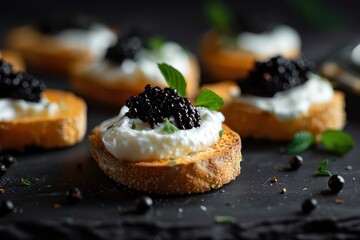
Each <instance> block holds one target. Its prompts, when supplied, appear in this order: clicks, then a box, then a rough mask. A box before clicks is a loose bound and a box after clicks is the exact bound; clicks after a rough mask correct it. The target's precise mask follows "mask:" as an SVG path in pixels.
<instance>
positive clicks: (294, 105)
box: [236, 74, 334, 120]
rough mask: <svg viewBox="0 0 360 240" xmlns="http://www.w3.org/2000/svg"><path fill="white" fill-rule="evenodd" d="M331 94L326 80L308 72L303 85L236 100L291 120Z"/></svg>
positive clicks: (245, 96)
mask: <svg viewBox="0 0 360 240" xmlns="http://www.w3.org/2000/svg"><path fill="white" fill-rule="evenodd" d="M333 94H334V90H333V88H332V86H331V84H330V83H329V82H328V81H327V80H325V79H322V78H321V77H320V76H318V75H315V74H310V76H309V80H308V81H307V82H305V83H304V84H303V85H300V86H297V87H294V88H291V89H289V90H287V91H284V92H278V93H276V94H275V95H274V97H258V96H253V95H243V96H242V95H240V96H238V97H237V98H236V101H238V102H241V103H245V104H248V105H251V106H254V107H256V108H259V109H261V110H263V111H267V112H272V113H273V114H274V115H275V116H276V117H278V118H279V119H282V120H291V119H295V118H297V117H299V116H300V115H302V114H307V113H308V111H309V109H310V107H311V106H312V105H313V104H317V103H324V102H328V101H330V100H331V99H332V97H333Z"/></svg>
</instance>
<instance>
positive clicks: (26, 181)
mask: <svg viewBox="0 0 360 240" xmlns="http://www.w3.org/2000/svg"><path fill="white" fill-rule="evenodd" d="M21 185H23V186H27V187H29V186H30V185H31V181H30V180H29V179H27V178H21Z"/></svg>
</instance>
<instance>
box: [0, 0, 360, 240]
mask: <svg viewBox="0 0 360 240" xmlns="http://www.w3.org/2000/svg"><path fill="white" fill-rule="evenodd" d="M226 2H227V3H228V5H229V6H230V7H231V9H233V10H234V11H237V12H242V13H243V14H244V15H246V16H249V17H251V18H255V19H259V20H260V21H268V22H282V23H285V24H289V25H291V26H293V27H294V28H296V29H297V30H298V31H299V33H300V34H301V37H302V40H303V51H304V54H305V56H307V57H308V58H309V59H311V60H313V61H316V62H317V63H319V62H320V61H321V59H323V58H324V57H325V56H327V55H329V54H331V53H332V52H333V51H335V50H337V49H339V48H342V47H344V46H346V45H348V44H354V43H356V42H360V30H359V24H360V20H359V19H358V16H357V15H358V12H359V9H360V1H350V0H348V1H336V0H331V1H323V0H322V1H320V0H317V1H316V0H314V1H307V0H298V1H295V0H294V1H285V0H282V1H280V0H279V1H270V0H268V1H259V0H251V1H243V0H241V1H240V0H239V1H226ZM203 3H204V1H180V0H172V1H170V0H168V1H160V0H157V1H138V0H131V1H130V0H126V1H107V0H104V1H83V0H82V1H69V0H63V1H61V2H60V1H46V0H42V1H16V0H15V1H14V0H13V1H4V0H2V1H1V2H0V39H2V37H3V36H4V34H5V33H6V32H7V31H9V30H10V29H12V28H14V27H16V26H19V25H23V24H27V23H35V22H36V20H37V19H39V18H41V17H43V16H44V15H48V14H51V13H54V12H66V13H71V12H73V13H84V14H88V15H92V16H95V17H98V18H100V19H103V20H104V21H105V22H108V23H109V24H111V25H114V26H117V27H119V28H120V29H121V30H125V31H126V29H129V28H131V27H134V26H135V27H142V28H145V29H147V30H150V31H152V32H153V33H154V34H162V35H164V36H166V37H167V38H169V39H171V40H174V41H177V42H179V43H182V44H184V45H185V46H187V47H188V48H189V49H190V50H192V51H194V52H195V53H197V52H198V45H199V40H200V38H201V36H202V34H203V33H204V32H205V31H207V30H208V29H210V25H209V24H208V22H207V21H206V19H205V17H204V13H203V8H202V5H203ZM0 47H1V45H0ZM42 77H43V78H44V79H46V81H47V83H48V85H49V86H50V87H59V88H62V89H68V90H70V86H69V85H68V83H67V81H66V79H65V78H64V77H63V76H56V77H54V76H52V77H50V78H47V77H46V75H42ZM56 80H57V81H56ZM347 99H350V95H348V96H347ZM358 102H359V99H358V97H353V99H352V101H349V102H348V109H347V110H348V113H349V116H348V125H347V127H346V129H345V130H346V131H348V132H350V133H351V134H352V136H353V137H354V138H355V139H356V140H357V142H358V143H359V142H360V127H359V116H360V115H359V114H350V113H351V110H352V112H357V113H358V112H359V110H358V107H357V103H358ZM88 106H89V112H88V127H89V129H88V131H91V129H92V128H93V127H94V126H96V125H97V124H98V123H99V122H101V121H103V120H104V119H107V118H109V117H111V116H114V114H116V113H117V112H118V109H116V110H108V109H105V108H104V107H99V106H96V105H94V104H89V105H88ZM285 144H286V143H272V142H266V141H251V140H250V141H249V140H244V141H243V151H242V152H243V156H244V161H243V162H242V165H241V166H242V174H241V175H240V176H239V177H238V178H237V179H236V180H235V181H233V182H232V183H230V184H227V185H225V186H224V187H223V188H222V189H221V190H214V191H211V192H208V193H204V194H193V195H191V196H165V197H164V196H152V197H153V199H154V207H153V208H152V209H151V210H150V211H149V212H148V213H147V214H145V215H125V214H122V210H124V209H127V208H131V207H134V199H135V198H136V197H138V196H140V195H142V194H143V193H139V192H137V191H134V190H130V189H127V188H125V187H123V186H121V185H119V184H116V183H114V182H113V181H111V180H110V179H109V178H108V177H107V176H105V175H104V174H103V173H102V172H101V170H100V169H99V168H98V166H97V165H96V163H95V161H94V160H93V159H92V157H91V154H90V146H89V143H88V142H87V140H86V139H85V140H84V142H82V143H81V144H78V145H76V146H74V147H70V148H66V149H55V150H50V151H35V152H30V153H26V154H23V155H21V156H19V162H18V163H17V164H16V165H15V166H14V167H12V168H11V169H10V170H9V171H8V172H7V174H6V175H5V176H3V177H2V178H1V179H0V185H1V187H3V188H5V189H6V193H5V194H2V195H0V200H1V201H2V200H4V199H11V200H12V201H13V202H14V203H15V204H16V206H17V207H18V211H17V213H14V214H10V215H8V216H6V217H4V218H0V239H38V237H39V235H43V236H46V235H51V236H52V238H51V239H54V240H55V239H80V238H81V237H82V238H83V239H116V238H118V239H147V238H151V239H224V238H225V239H257V238H260V237H262V238H263V239H290V238H296V239H359V237H358V236H359V235H360V229H359V226H360V208H359V198H360V192H359V191H358V189H359V187H358V186H359V181H358V179H359V176H360V162H359V161H358V160H359V159H358V156H359V155H360V152H359V151H360V149H359V148H358V147H356V148H355V149H354V150H352V151H351V152H350V153H349V154H347V155H345V156H343V157H340V156H334V155H333V154H329V153H328V152H326V151H322V150H321V148H320V149H315V150H312V151H309V152H307V153H305V154H304V155H303V157H304V161H305V163H304V166H303V167H302V168H301V169H300V170H299V171H296V172H287V171H282V170H281V169H283V168H284V167H286V166H287V165H288V158H289V157H288V156H287V155H285V154H284V153H283V152H282V151H280V150H281V149H283V148H284V146H286V145H285ZM324 159H329V160H330V166H329V170H330V171H332V172H333V173H334V174H335V173H339V174H341V175H342V176H343V177H344V178H345V180H346V185H345V188H344V191H343V192H342V193H341V194H340V195H334V194H328V193H327V192H326V191H325V193H324V194H322V192H323V191H324V190H326V189H327V180H328V178H326V177H325V178H324V177H316V176H314V172H315V169H316V167H317V166H318V165H319V163H320V162H321V161H322V160H324ZM78 164H81V166H82V168H81V169H78V167H77V166H78ZM348 165H351V166H353V170H352V171H347V170H345V168H346V166H348ZM273 176H277V177H278V179H279V181H278V182H277V183H276V184H272V183H270V181H269V179H270V178H271V177H273ZM24 177H25V178H29V179H30V180H31V181H32V185H31V187H24V186H21V185H20V183H19V181H20V179H21V178H24ZM71 187H79V188H80V189H81V190H82V193H83V196H84V199H83V200H82V201H81V203H79V204H78V205H75V206H68V205H66V202H64V200H65V199H64V193H65V191H66V190H68V189H69V188H71ZM284 187H285V188H287V193H286V194H280V191H281V189H282V188H284ZM304 188H306V189H307V190H306V191H305V190H304ZM310 196H312V197H315V198H317V199H318V201H319V206H320V207H319V208H318V209H317V210H316V211H315V212H314V213H313V214H312V215H305V216H304V215H301V214H300V206H301V202H302V201H303V200H304V199H305V198H308V197H310ZM335 199H341V200H344V201H345V203H344V204H340V205H336V204H335V203H334V201H335ZM229 202H230V204H228V203H229ZM56 203H61V204H63V206H62V208H60V209H55V208H54V207H53V205H54V204H56ZM204 207H205V208H204ZM119 209H120V210H119ZM180 209H181V211H180ZM204 209H205V210H204ZM20 210H21V211H20ZM216 215H230V216H234V217H236V218H237V221H238V224H233V225H226V224H215V223H214V221H213V217H214V216H216ZM70 220H71V221H70ZM65 223H67V224H65ZM346 237H348V238H346ZM351 237H352V238H351Z"/></svg>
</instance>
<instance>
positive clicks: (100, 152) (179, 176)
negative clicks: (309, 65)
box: [89, 125, 242, 194]
mask: <svg viewBox="0 0 360 240" xmlns="http://www.w3.org/2000/svg"><path fill="white" fill-rule="evenodd" d="M223 129H224V134H223V136H222V137H221V138H220V139H219V141H218V142H217V143H215V144H213V145H212V146H210V147H208V148H207V149H205V150H203V151H199V152H194V153H191V154H189V155H188V156H186V157H179V158H176V159H174V160H170V159H158V160H155V161H146V162H131V161H125V160H118V159H116V158H114V157H113V156H112V155H111V154H110V153H109V152H108V151H107V150H106V148H105V146H104V144H103V142H102V133H101V132H100V129H99V128H95V129H94V130H93V132H92V134H91V135H90V136H89V140H90V143H91V146H92V155H93V157H94V159H95V160H96V162H97V163H98V165H99V166H100V168H101V169H102V170H103V171H104V173H105V174H106V175H108V176H109V177H110V178H111V179H113V180H114V181H116V182H118V183H121V184H123V185H125V186H128V187H130V188H134V189H136V190H139V191H144V192H149V193H155V194H190V193H202V192H206V191H210V190H211V189H217V188H220V187H221V186H223V185H224V184H226V183H228V182H230V181H231V180H234V179H235V178H236V177H237V176H238V175H239V174H240V162H241V159H242V156H241V140H240V137H239V135H238V134H237V133H235V132H233V131H232V130H231V129H230V128H228V127H227V126H226V125H223Z"/></svg>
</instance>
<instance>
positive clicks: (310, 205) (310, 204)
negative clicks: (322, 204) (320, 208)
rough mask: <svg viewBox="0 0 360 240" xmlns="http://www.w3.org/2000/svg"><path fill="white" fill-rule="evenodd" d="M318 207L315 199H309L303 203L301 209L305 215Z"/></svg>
mask: <svg viewBox="0 0 360 240" xmlns="http://www.w3.org/2000/svg"><path fill="white" fill-rule="evenodd" d="M317 205H318V202H317V200H316V199H315V198H308V199H306V200H305V201H304V202H303V203H302V205H301V208H302V211H303V212H304V213H310V212H312V211H314V210H315V208H317Z"/></svg>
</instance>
